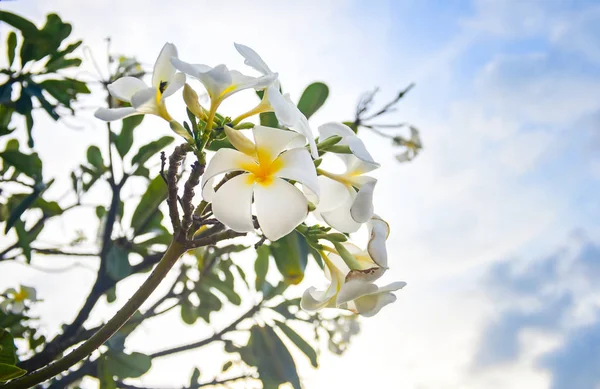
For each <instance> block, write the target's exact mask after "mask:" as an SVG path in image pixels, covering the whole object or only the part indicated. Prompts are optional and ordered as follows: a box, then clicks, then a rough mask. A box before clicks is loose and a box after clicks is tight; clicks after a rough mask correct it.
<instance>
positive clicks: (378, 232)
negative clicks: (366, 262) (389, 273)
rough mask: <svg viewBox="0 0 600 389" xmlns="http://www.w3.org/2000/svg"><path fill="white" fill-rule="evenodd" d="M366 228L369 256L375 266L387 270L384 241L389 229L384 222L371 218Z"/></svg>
mask: <svg viewBox="0 0 600 389" xmlns="http://www.w3.org/2000/svg"><path fill="white" fill-rule="evenodd" d="M367 226H368V228H369V243H368V245H367V251H368V252H369V256H370V257H371V259H372V260H373V261H374V262H375V263H376V264H378V265H379V266H381V267H384V268H387V248H386V245H385V241H386V239H387V237H388V235H389V233H390V227H389V225H388V224H387V223H386V222H385V221H384V220H382V219H380V218H377V217H373V218H372V219H371V220H370V221H369V223H368V224H367Z"/></svg>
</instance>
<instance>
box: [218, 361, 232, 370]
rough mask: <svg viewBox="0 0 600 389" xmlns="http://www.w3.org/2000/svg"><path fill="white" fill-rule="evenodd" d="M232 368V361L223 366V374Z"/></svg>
mask: <svg viewBox="0 0 600 389" xmlns="http://www.w3.org/2000/svg"><path fill="white" fill-rule="evenodd" d="M231 366H233V362H231V361H227V362H225V363H224V364H223V367H222V368H221V372H225V371H227V370H229V369H231Z"/></svg>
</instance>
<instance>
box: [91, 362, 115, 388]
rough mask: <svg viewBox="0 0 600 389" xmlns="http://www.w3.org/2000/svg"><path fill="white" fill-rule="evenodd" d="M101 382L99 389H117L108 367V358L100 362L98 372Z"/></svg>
mask: <svg viewBox="0 0 600 389" xmlns="http://www.w3.org/2000/svg"><path fill="white" fill-rule="evenodd" d="M96 374H97V375H98V380H99V381H100V387H99V389H117V384H116V382H115V379H114V376H113V374H112V372H111V371H110V370H109V369H108V367H107V366H106V357H104V358H100V359H99V360H98V370H97V372H96Z"/></svg>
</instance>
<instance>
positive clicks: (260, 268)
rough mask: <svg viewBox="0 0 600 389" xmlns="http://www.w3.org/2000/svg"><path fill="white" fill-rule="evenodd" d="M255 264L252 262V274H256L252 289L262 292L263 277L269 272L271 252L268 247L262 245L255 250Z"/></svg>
mask: <svg viewBox="0 0 600 389" xmlns="http://www.w3.org/2000/svg"><path fill="white" fill-rule="evenodd" d="M256 254H257V256H256V262H254V272H255V273H256V281H255V282H254V288H255V289H256V290H262V289H263V286H264V285H265V277H266V276H267V272H268V271H269V255H270V254H271V251H270V250H269V246H267V245H262V246H260V247H259V248H258V249H256Z"/></svg>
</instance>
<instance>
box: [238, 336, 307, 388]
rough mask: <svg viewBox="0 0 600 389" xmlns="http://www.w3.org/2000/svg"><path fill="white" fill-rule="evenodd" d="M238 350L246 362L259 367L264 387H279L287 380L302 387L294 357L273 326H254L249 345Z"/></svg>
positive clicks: (295, 386)
mask: <svg viewBox="0 0 600 389" xmlns="http://www.w3.org/2000/svg"><path fill="white" fill-rule="evenodd" d="M238 352H239V353H240V356H241V357H242V360H243V361H244V362H245V363H246V364H248V365H250V366H256V367H257V369H258V374H259V377H260V380H261V381H262V383H263V388H264V389H277V388H278V387H279V385H281V384H283V383H286V382H289V383H290V384H291V385H292V386H293V387H294V389H300V387H301V386H300V378H299V377H298V372H297V371H296V364H295V362H294V359H293V358H292V355H291V354H290V352H289V351H288V349H287V347H286V346H285V344H284V343H283V341H282V340H281V338H280V337H279V335H277V333H276V332H275V331H274V330H273V328H271V327H268V326H267V327H262V326H258V325H255V326H253V327H252V328H251V329H250V339H249V341H248V345H247V346H246V347H244V348H241V349H239V350H238Z"/></svg>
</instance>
